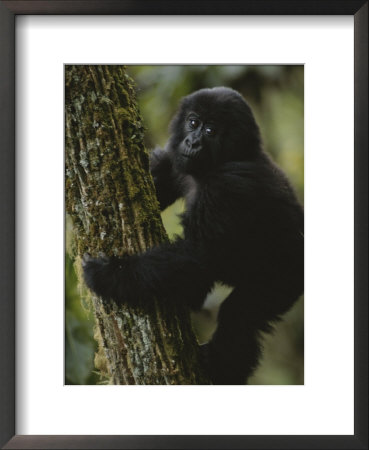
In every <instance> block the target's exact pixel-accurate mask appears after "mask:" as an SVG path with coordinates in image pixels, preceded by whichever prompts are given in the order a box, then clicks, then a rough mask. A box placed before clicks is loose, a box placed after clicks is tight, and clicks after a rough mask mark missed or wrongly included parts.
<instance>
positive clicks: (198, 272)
mask: <svg viewBox="0 0 369 450" xmlns="http://www.w3.org/2000/svg"><path fill="white" fill-rule="evenodd" d="M170 130H171V136H170V139H169V141H168V143H167V146H166V147H165V149H163V150H161V149H156V150H154V151H153V153H152V155H151V171H152V175H153V177H154V181H155V186H156V190H157V196H158V199H159V202H160V205H161V208H162V209H164V208H166V207H167V206H168V205H170V204H171V203H173V202H174V201H175V200H176V199H177V198H178V197H184V198H185V200H186V205H187V208H186V211H185V213H184V214H183V216H182V224H183V228H184V238H183V239H181V238H177V240H176V241H175V242H174V243H171V244H164V245H162V246H160V247H157V248H153V249H151V250H150V251H148V252H146V253H143V254H141V255H135V256H129V257H125V258H122V259H115V258H114V259H106V258H98V259H93V258H91V257H87V258H86V259H85V262H84V274H85V280H86V283H87V285H88V286H89V287H90V288H91V289H92V290H94V291H95V292H96V293H98V294H100V295H101V296H102V297H104V298H106V299H109V298H111V299H114V300H115V301H116V302H125V303H135V302H136V301H137V299H141V301H149V299H150V298H151V297H152V295H153V294H154V295H156V296H157V297H158V298H163V299H172V300H175V301H179V302H187V303H188V304H189V305H190V306H191V307H192V308H201V306H202V304H203V302H204V299H205V296H206V294H207V293H208V292H209V291H210V290H211V288H212V286H213V284H214V282H215V281H220V282H223V283H225V284H228V285H230V286H233V287H234V290H233V292H232V293H231V294H230V295H229V297H228V298H227V299H226V300H225V302H224V303H223V304H222V306H221V308H220V313H219V318H218V328H217V330H216V332H215V334H214V336H213V338H212V340H211V341H210V342H209V343H208V344H206V345H205V346H202V351H203V353H204V358H205V359H204V360H205V361H206V362H207V367H208V370H209V372H210V376H211V379H212V382H213V383H214V384H244V383H245V382H246V380H247V378H248V377H249V376H250V375H251V374H252V372H253V371H254V369H255V367H256V366H257V363H258V359H259V356H260V344H259V341H260V336H259V334H260V331H268V330H270V324H271V323H272V322H274V321H276V320H278V319H279V318H280V315H282V314H283V313H285V312H286V311H287V310H288V309H289V308H290V307H291V305H292V304H293V303H294V302H295V301H296V299H297V298H298V297H299V296H300V294H301V293H302V292H303V283H304V275H303V271H304V262H303V261H304V239H303V229H304V218H303V211H302V208H301V206H300V205H299V203H298V201H297V199H296V195H295V193H294V191H293V189H292V188H291V185H290V183H289V182H288V180H287V178H286V176H285V175H284V174H283V172H282V171H281V170H280V169H279V168H278V167H277V166H276V165H275V164H274V163H273V162H272V161H271V160H270V159H269V157H268V156H267V155H266V154H265V153H264V152H263V150H262V148H261V139H260V133H259V128H258V126H257V124H256V122H255V119H254V116H253V114H252V112H251V109H250V108H249V106H248V105H247V103H246V102H245V100H244V99H243V98H242V96H241V95H240V94H239V93H237V92H236V91H234V90H232V89H228V88H223V87H220V88H214V89H202V90H200V91H198V92H195V93H193V94H191V95H189V96H188V97H185V98H184V99H183V101H182V103H181V106H180V108H179V111H178V113H177V114H176V116H175V117H174V119H173V121H172V124H171V127H170Z"/></svg>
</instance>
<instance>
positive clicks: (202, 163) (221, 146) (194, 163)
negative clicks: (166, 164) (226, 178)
mask: <svg viewBox="0 0 369 450" xmlns="http://www.w3.org/2000/svg"><path fill="white" fill-rule="evenodd" d="M170 131H171V138H170V140H169V145H168V150H169V152H171V154H172V159H173V163H174V165H175V167H176V168H177V170H179V171H180V172H183V173H191V174H196V173H204V172H206V171H208V170H210V169H212V168H214V167H217V166H219V165H221V164H222V163H225V162H227V161H236V160H241V161H242V160H248V159H250V160H251V159H252V158H253V157H255V156H256V154H257V153H258V151H259V150H260V134H259V129H258V126H257V125H256V122H255V119H254V117H253V114H252V112H251V109H250V107H249V106H248V105H247V103H246V102H245V100H244V99H243V98H242V96H241V95H240V94H239V93H238V92H236V91H234V90H232V89H229V88H223V87H220V88H213V89H201V90H200V91H197V92H195V93H194V94H191V95H189V96H187V97H185V98H184V100H183V101H182V103H181V105H180V108H179V111H178V113H177V114H176V116H175V117H174V119H173V121H172V123H171V127H170Z"/></svg>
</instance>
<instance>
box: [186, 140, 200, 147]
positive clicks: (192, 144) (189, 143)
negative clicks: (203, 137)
mask: <svg viewBox="0 0 369 450" xmlns="http://www.w3.org/2000/svg"><path fill="white" fill-rule="evenodd" d="M185 144H186V147H187V148H188V149H189V150H200V140H199V139H196V140H191V139H189V138H186V139H185Z"/></svg>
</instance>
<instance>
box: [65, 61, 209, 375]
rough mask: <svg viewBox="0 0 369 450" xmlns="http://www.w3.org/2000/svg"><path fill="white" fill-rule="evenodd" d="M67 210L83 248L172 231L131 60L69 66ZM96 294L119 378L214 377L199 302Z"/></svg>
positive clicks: (132, 244)
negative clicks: (133, 302) (196, 327)
mask: <svg viewBox="0 0 369 450" xmlns="http://www.w3.org/2000/svg"><path fill="white" fill-rule="evenodd" d="M65 123H66V136H65V143H66V150H65V154H66V155H65V166H66V167H65V169H66V177H65V188H66V209H67V213H68V214H69V215H70V216H71V218H72V222H73V234H74V239H73V246H72V248H73V250H72V252H73V256H74V258H75V261H76V263H75V267H76V271H77V274H78V276H79V280H80V282H81V283H82V281H81V280H82V278H81V268H80V267H81V255H83V253H85V252H89V253H90V254H91V255H93V256H96V255H98V253H99V252H104V253H106V254H107V255H116V256H121V255H123V254H133V253H139V252H143V251H145V250H146V249H147V248H149V247H152V246H154V245H157V244H159V243H160V242H162V241H164V240H166V239H167V237H166V234H165V230H164V228H163V225H162V221H161V218H160V213H159V209H158V203H157V200H156V196H155V188H154V185H153V181H152V178H151V175H150V173H149V162H148V153H147V151H146V149H145V147H144V144H143V136H144V127H143V124H142V120H141V116H140V113H139V111H138V107H137V103H136V98H135V90H134V85H133V82H132V80H131V79H130V78H129V76H128V75H127V73H126V71H125V68H124V67H123V66H93V65H79V66H78V65H68V66H66V68H65ZM86 295H89V296H91V300H92V305H93V310H94V314H95V318H96V325H97V327H96V332H95V336H96V338H97V340H98V343H99V352H98V353H97V355H96V358H95V364H96V365H97V366H98V368H99V369H100V371H101V372H103V374H104V375H105V376H107V377H108V379H109V382H110V383H112V384H207V382H208V381H207V379H206V378H205V376H204V374H203V373H202V370H201V367H200V364H199V354H198V346H197V343H196V339H195V337H194V334H193V331H192V327H191V323H190V315H189V310H188V309H187V308H186V307H185V306H181V305H175V303H174V302H173V304H167V303H166V304H165V305H164V304H162V303H161V302H160V299H155V298H153V301H152V303H150V305H141V306H139V307H137V308H131V307H127V306H124V307H120V308H118V307H117V305H115V304H113V305H112V307H108V308H107V307H106V306H105V305H104V303H103V302H102V300H101V299H100V298H98V297H97V296H95V295H91V294H90V293H87V294H86Z"/></svg>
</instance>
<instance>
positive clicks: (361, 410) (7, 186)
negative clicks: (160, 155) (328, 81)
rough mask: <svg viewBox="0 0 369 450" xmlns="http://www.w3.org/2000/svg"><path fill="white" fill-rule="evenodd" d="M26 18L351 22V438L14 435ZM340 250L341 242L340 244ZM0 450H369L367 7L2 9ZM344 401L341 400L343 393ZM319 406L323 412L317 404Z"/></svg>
mask: <svg viewBox="0 0 369 450" xmlns="http://www.w3.org/2000/svg"><path fill="white" fill-rule="evenodd" d="M20 14H22V15H25V14H26V15H27V14H101V15H102V14H124V15H131V14H148V15H159V14H162V15H168V14H175V15H182V14H187V15H195V14H206V15H209V14H211V15H229V14H236V15H253V14H258V15H307V14H309V15H341V14H345V15H353V16H354V35H355V36H354V39H355V52H354V55H355V90H354V102H355V129H354V134H355V161H354V162H355V174H354V175H355V186H354V188H355V199H354V206H355V227H354V229H355V241H354V251H355V287H354V295H355V337H354V342H355V350H354V356H355V364H354V370H355V374H354V381H355V392H354V401H355V405H354V420H355V425H354V430H355V431H354V435H352V436H301V435H300V436H127V435H126V436H46V435H45V436H28V435H27V436H17V435H15V375H16V374H15V293H16V280H15V249H16V242H15V225H16V220H15V219H16V217H15V160H16V155H15V17H16V16H17V15H20ZM337 245H338V247H339V243H337ZM0 252H1V253H0V255H1V258H0V296H1V301H0V355H1V357H0V445H2V446H3V447H2V448H7V449H15V448H17V449H26V448H27V449H35V448H37V449H43V448H45V449H51V448H55V449H57V448H64V449H71V448H74V449H82V448H84V449H95V448H109V449H118V448H121V449H128V448H129V449H154V448H160V449H221V448H226V449H243V448H245V449H367V448H368V1H365V0H244V1H242V0H227V1H226V0H220V1H214V0H176V1H173V0H155V1H150V0H135V1H132V0H82V1H79V0H73V1H71V0H69V1H61V0H60V1H59V0H43V1H33V0H27V1H20V0H13V1H1V2H0ZM338 395H339V393H338ZM317 407H318V405H317Z"/></svg>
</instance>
